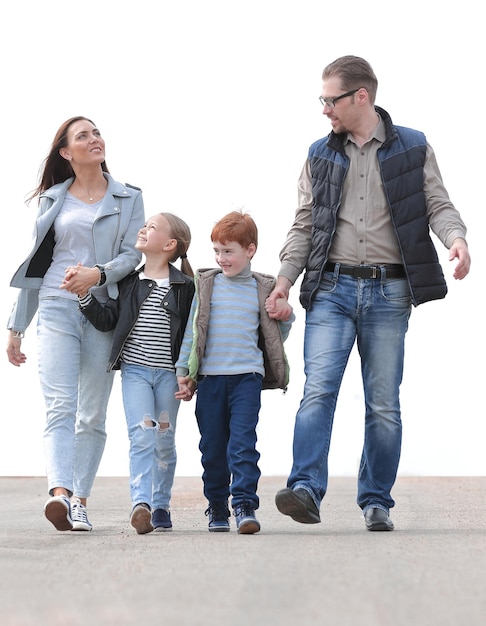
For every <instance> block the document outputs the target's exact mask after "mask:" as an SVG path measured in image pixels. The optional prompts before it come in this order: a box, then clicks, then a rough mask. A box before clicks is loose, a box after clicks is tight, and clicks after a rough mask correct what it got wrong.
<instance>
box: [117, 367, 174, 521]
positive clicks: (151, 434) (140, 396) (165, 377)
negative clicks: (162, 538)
mask: <svg viewBox="0 0 486 626" xmlns="http://www.w3.org/2000/svg"><path fill="white" fill-rule="evenodd" d="M121 380H122V395H123V406H124V408H125V417H126V420H127V428H128V438H129V440H130V496H131V499H132V505H133V506H135V505H136V504H140V503H142V502H145V503H147V504H149V505H150V506H151V507H152V508H153V509H166V510H169V508H170V498H171V494H172V486H173V483H174V474H175V469H176V462H177V454H176V444H175V434H176V425H177V413H178V411H179V405H180V400H176V398H175V396H174V394H175V392H176V391H177V389H178V385H177V378H176V375H175V372H171V371H170V370H165V369H162V368H159V367H145V366H143V365H134V364H129V363H121Z"/></svg>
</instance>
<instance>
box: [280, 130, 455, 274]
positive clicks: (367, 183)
mask: <svg viewBox="0 0 486 626" xmlns="http://www.w3.org/2000/svg"><path fill="white" fill-rule="evenodd" d="M384 141H385V125H384V123H383V121H382V120H380V122H379V124H378V125H377V127H376V129H375V131H374V132H373V134H372V136H371V137H370V138H369V140H368V141H367V142H366V143H365V144H364V145H363V146H361V147H359V146H358V145H357V144H356V143H355V142H354V140H353V138H352V137H351V136H350V135H348V137H347V139H346V140H345V151H346V154H347V156H348V157H349V161H350V166H349V170H348V173H347V176H346V178H345V181H344V186H343V196H342V202H341V206H340V208H339V212H338V216H337V228H336V232H335V234H334V237H333V241H332V245H331V249H330V251H329V260H330V261H333V262H336V263H337V262H339V263H344V264H346V265H361V264H365V265H375V264H382V263H386V264H388V263H399V264H401V263H402V262H403V261H402V257H401V255H400V250H399V246H398V242H397V237H396V235H395V231H394V229H393V225H392V221H391V217H390V210H389V207H388V205H387V202H386V199H385V192H384V188H383V182H382V180H381V176H380V169H379V163H378V158H377V154H376V153H377V150H378V148H380V146H381V145H382V144H383V142H384ZM424 192H425V198H426V203H427V216H428V218H429V224H430V227H431V229H432V231H433V232H434V233H435V234H436V235H437V237H438V238H439V239H440V241H441V242H442V243H443V244H444V245H445V246H446V247H447V248H450V247H451V245H452V242H453V241H454V239H456V238H457V237H463V238H465V237H466V226H465V225H464V223H463V221H462V219H461V217H460V215H459V212H458V211H457V210H456V209H455V207H454V205H453V204H452V202H451V201H450V198H449V195H448V193H447V190H446V189H445V187H444V183H443V182H442V177H441V174H440V171H439V167H438V165H437V161H436V158H435V154H434V151H433V150H432V148H431V146H430V145H429V144H427V150H426V159H425V166H424ZM313 204H314V200H313V197H312V179H311V173H310V164H309V161H308V160H307V161H306V163H305V164H304V167H303V169H302V173H301V175H300V178H299V183H298V208H297V210H296V213H295V220H294V223H293V225H292V228H291V229H290V231H289V234H288V236H287V240H286V242H285V244H284V246H283V248H282V250H281V252H280V261H281V264H282V265H281V268H280V271H279V275H280V276H285V277H286V278H288V279H289V280H290V281H291V282H292V283H294V282H295V281H296V280H297V278H298V276H299V275H300V273H301V272H302V271H303V269H304V268H305V265H306V262H307V257H308V255H309V252H310V248H311V233H312V207H313Z"/></svg>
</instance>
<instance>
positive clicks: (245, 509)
mask: <svg viewBox="0 0 486 626" xmlns="http://www.w3.org/2000/svg"><path fill="white" fill-rule="evenodd" d="M234 513H235V517H253V515H254V512H253V508H252V507H251V506H250V505H248V504H239V505H237V506H235V509H234Z"/></svg>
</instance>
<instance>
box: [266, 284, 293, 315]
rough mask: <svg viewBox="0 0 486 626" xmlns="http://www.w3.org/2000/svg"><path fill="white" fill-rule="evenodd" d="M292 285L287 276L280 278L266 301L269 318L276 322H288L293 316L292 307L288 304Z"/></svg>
mask: <svg viewBox="0 0 486 626" xmlns="http://www.w3.org/2000/svg"><path fill="white" fill-rule="evenodd" d="M291 287H292V283H291V282H290V280H289V279H288V278H285V276H279V277H278V278H277V282H276V284H275V287H274V289H273V291H272V293H271V294H270V295H269V296H268V298H267V299H266V300H265V310H266V311H267V313H268V316H269V317H271V318H272V319H275V320H282V321H284V322H285V321H287V320H288V319H289V317H290V316H291V315H292V307H291V306H290V304H289V303H288V302H287V300H288V297H289V291H290V288H291Z"/></svg>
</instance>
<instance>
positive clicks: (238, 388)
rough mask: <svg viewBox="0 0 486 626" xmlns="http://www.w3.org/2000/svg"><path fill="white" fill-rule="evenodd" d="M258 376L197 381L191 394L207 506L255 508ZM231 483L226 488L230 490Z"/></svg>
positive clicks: (257, 455) (256, 501) (258, 404)
mask: <svg viewBox="0 0 486 626" xmlns="http://www.w3.org/2000/svg"><path fill="white" fill-rule="evenodd" d="M261 390H262V376H261V375H260V374H251V373H250V374H238V375H235V376H202V377H201V378H200V380H199V382H198V387H197V395H196V417H197V423H198V426H199V432H200V434H201V440H200V443H199V449H200V451H201V462H202V465H203V468H204V472H203V483H204V495H205V496H206V498H207V499H208V500H209V502H211V503H220V504H221V503H226V502H227V500H228V497H229V494H230V492H231V495H232V502H231V504H232V506H236V505H238V504H242V503H243V502H247V503H249V504H250V505H251V506H252V507H253V508H254V509H257V508H258V506H259V498H258V495H257V486H258V481H259V479H260V469H259V468H258V460H259V459H260V454H259V452H258V451H257V450H256V447H255V446H256V442H257V434H256V427H257V424H258V415H259V411H260V405H261ZM230 483H231V487H230Z"/></svg>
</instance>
